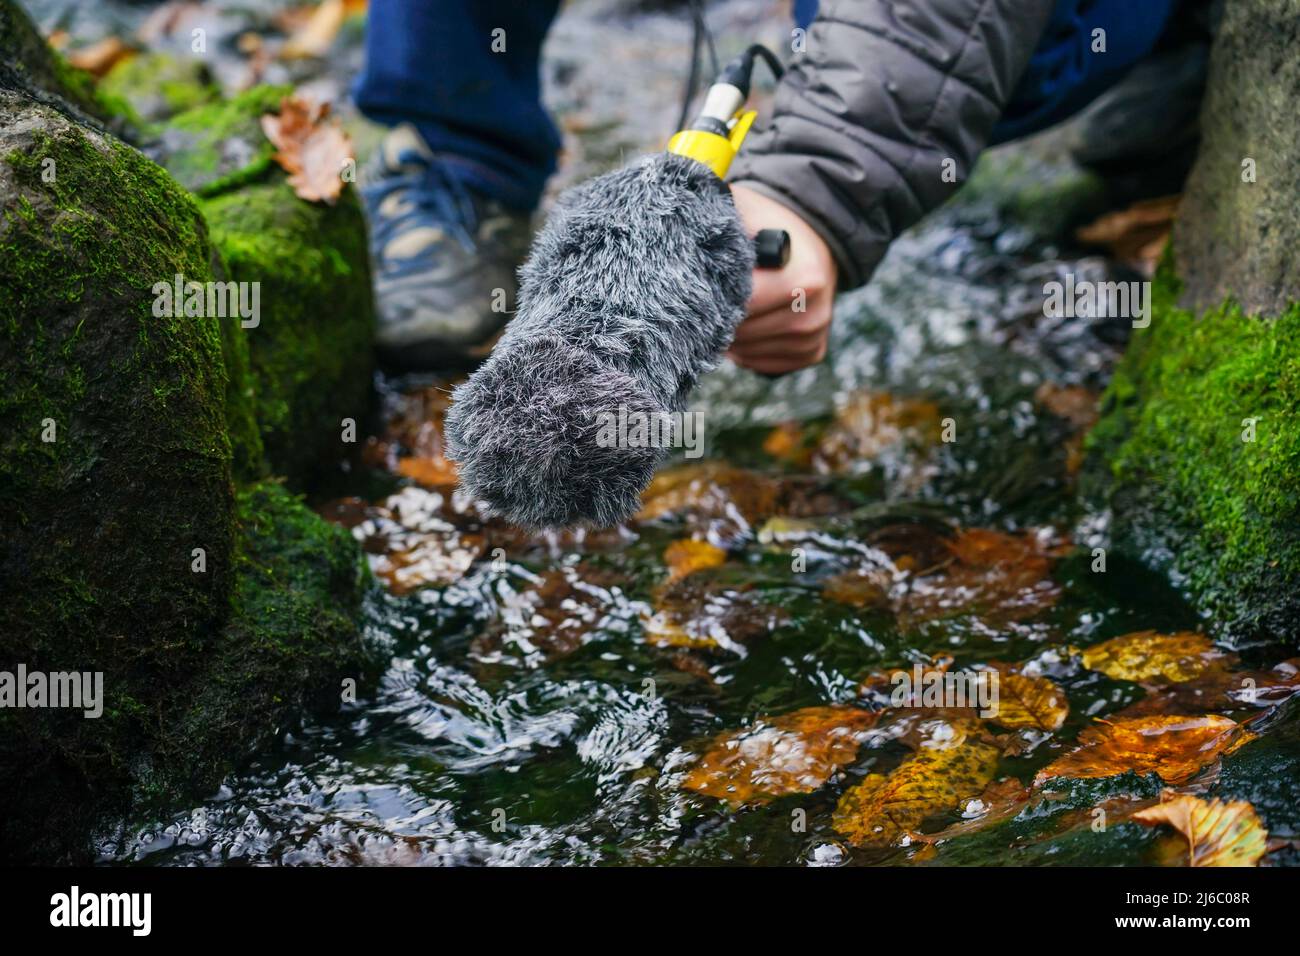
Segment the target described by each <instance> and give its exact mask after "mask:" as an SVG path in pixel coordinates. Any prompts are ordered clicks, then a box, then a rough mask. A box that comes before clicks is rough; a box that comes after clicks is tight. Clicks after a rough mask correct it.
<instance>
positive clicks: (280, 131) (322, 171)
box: [262, 96, 352, 204]
mask: <svg viewBox="0 0 1300 956" xmlns="http://www.w3.org/2000/svg"><path fill="white" fill-rule="evenodd" d="M262 131H263V132H264V133H265V134H266V138H267V139H269V140H270V141H271V142H272V143H273V144H274V145H275V150H276V152H275V161H276V162H277V163H279V164H280V166H281V167H282V168H283V169H284V171H285V172H286V173H288V174H289V185H290V186H292V187H293V191H294V192H295V193H296V194H297V195H298V197H299V198H301V199H305V200H307V201H308V202H315V201H318V200H320V201H324V202H327V203H331V204H332V203H333V202H334V201H335V200H336V199H338V197H339V195H340V193H342V192H343V182H344V180H343V170H344V168H345V166H346V164H347V163H348V161H349V160H351V159H352V141H351V139H349V138H348V134H347V133H345V132H344V131H343V127H342V126H340V125H339V123H338V121H337V120H335V119H331V118H330V117H329V104H328V103H316V102H313V101H311V100H307V99H303V98H302V97H299V96H286V97H285V98H284V100H283V101H282V102H281V103H280V112H279V114H278V115H277V114H274V113H268V114H266V115H265V116H263V117H262Z"/></svg>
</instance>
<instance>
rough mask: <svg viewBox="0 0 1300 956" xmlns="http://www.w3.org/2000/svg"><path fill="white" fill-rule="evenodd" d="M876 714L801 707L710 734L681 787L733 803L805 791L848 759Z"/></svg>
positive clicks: (764, 800) (758, 801)
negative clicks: (740, 726)
mask: <svg viewBox="0 0 1300 956" xmlns="http://www.w3.org/2000/svg"><path fill="white" fill-rule="evenodd" d="M876 717H877V715H876V714H875V713H873V712H871V711H869V710H859V709H856V708H852V707H805V708H804V709H802V710H797V711H795V712H794V713H791V714H785V715H784V716H781V717H764V718H760V719H759V720H758V721H756V722H755V723H754V725H753V726H751V727H746V728H745V729H744V730H739V731H731V732H728V733H725V734H722V735H721V736H719V737H717V738H715V739H714V740H713V742H712V744H711V745H710V747H709V749H708V750H707V751H706V752H705V753H704V754H703V755H701V756H700V758H699V760H697V761H696V763H695V764H694V765H693V766H692V767H691V769H690V771H689V772H688V773H687V774H686V777H685V779H684V780H683V781H682V786H683V787H685V788H686V789H687V790H694V791H695V792H696V793H701V794H704V795H705V796H709V797H716V798H717V799H719V800H726V801H727V802H729V803H730V804H731V805H732V806H733V807H740V806H745V805H751V806H752V805H756V804H762V803H767V802H768V801H770V800H773V799H775V798H777V797H783V796H785V795H787V794H791V793H811V792H812V791H814V790H817V789H818V788H820V787H822V786H823V785H824V784H825V783H826V782H827V781H828V780H830V779H831V777H832V776H834V775H835V774H836V773H837V772H838V771H839V769H840V768H841V767H843V766H845V765H846V764H848V763H851V762H852V761H853V758H854V757H855V756H856V755H857V752H858V746H859V744H860V742H861V733H862V731H864V730H866V729H868V728H869V727H871V725H872V724H874V723H875V722H876Z"/></svg>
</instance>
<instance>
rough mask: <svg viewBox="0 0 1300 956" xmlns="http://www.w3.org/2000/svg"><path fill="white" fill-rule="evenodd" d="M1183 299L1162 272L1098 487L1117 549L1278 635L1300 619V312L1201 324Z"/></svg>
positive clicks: (1119, 391)
mask: <svg viewBox="0 0 1300 956" xmlns="http://www.w3.org/2000/svg"><path fill="white" fill-rule="evenodd" d="M1178 291H1179V289H1178V282H1177V280H1176V278H1175V277H1174V274H1173V270H1172V267H1171V266H1170V265H1169V264H1168V263H1166V265H1165V266H1164V267H1162V270H1161V272H1160V274H1159V276H1158V278H1157V281H1156V283H1155V286H1154V291H1153V307H1152V321H1151V325H1150V327H1149V328H1147V329H1142V330H1135V331H1134V337H1133V340H1132V342H1131V343H1130V345H1129V348H1128V351H1127V353H1126V354H1125V357H1124V359H1123V361H1122V363H1121V364H1120V366H1119V368H1118V370H1117V371H1116V374H1115V376H1114V379H1113V381H1112V383H1111V386H1110V388H1109V390H1108V392H1107V393H1106V396H1105V399H1104V404H1103V417H1102V420H1101V421H1100V423H1099V424H1098V425H1097V427H1096V428H1095V429H1094V430H1093V433H1092V435H1091V437H1090V447H1091V448H1092V449H1093V451H1094V452H1095V453H1096V456H1097V461H1098V462H1099V463H1100V467H1099V468H1094V469H1092V481H1091V484H1092V487H1094V488H1104V489H1105V490H1106V493H1107V494H1108V495H1109V496H1110V499H1111V501H1112V504H1113V506H1114V508H1115V527H1114V531H1115V535H1116V538H1117V541H1119V542H1120V543H1121V544H1123V545H1126V546H1128V547H1131V548H1134V549H1136V550H1138V551H1140V552H1141V553H1143V554H1144V555H1145V556H1146V557H1147V558H1148V560H1150V561H1151V562H1152V563H1154V564H1156V565H1157V566H1159V567H1161V568H1164V569H1167V570H1171V571H1173V572H1174V573H1175V575H1176V576H1177V577H1178V578H1179V580H1180V581H1181V582H1182V583H1183V584H1184V585H1185V587H1186V589H1187V590H1188V592H1189V593H1190V594H1191V596H1192V597H1193V598H1194V599H1195V601H1196V604H1197V606H1198V608H1199V609H1200V610H1201V611H1202V612H1204V613H1205V614H1206V615H1208V616H1209V617H1210V618H1211V620H1212V621H1213V622H1214V624H1215V626H1217V627H1219V628H1221V629H1223V631H1224V632H1226V633H1232V634H1238V635H1242V636H1265V635H1271V636H1273V637H1281V636H1283V635H1287V634H1289V633H1291V631H1292V628H1293V627H1294V625H1295V623H1296V621H1297V619H1298V617H1297V612H1298V611H1300V478H1298V477H1297V476H1300V420H1298V419H1297V418H1296V415H1295V409H1296V408H1297V407H1300V304H1296V305H1293V306H1292V307H1291V308H1290V309H1289V310H1288V311H1287V312H1286V313H1285V314H1284V315H1282V316H1281V317H1279V318H1277V319H1274V320H1260V319H1256V318H1253V317H1250V316H1246V315H1243V314H1242V313H1241V311H1240V309H1238V308H1236V307H1235V306H1234V305H1233V304H1231V303H1227V304H1225V305H1223V306H1222V307H1220V308H1218V309H1214V310H1212V311H1210V312H1208V313H1206V314H1204V315H1202V316H1199V317H1198V316H1195V315H1193V314H1191V313H1189V312H1187V311H1185V310H1183V309H1180V308H1178V307H1177V305H1176V304H1175V302H1176V298H1177V295H1178ZM1247 419H1254V420H1255V422H1256V423H1255V440H1254V441H1244V440H1243V434H1244V433H1245V431H1246V429H1247V427H1248V424H1249V423H1248V422H1247Z"/></svg>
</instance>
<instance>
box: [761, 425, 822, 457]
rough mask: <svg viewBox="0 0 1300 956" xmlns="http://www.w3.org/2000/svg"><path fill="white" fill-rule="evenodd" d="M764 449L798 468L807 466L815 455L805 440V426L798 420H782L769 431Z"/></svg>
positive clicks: (764, 442) (764, 440)
mask: <svg viewBox="0 0 1300 956" xmlns="http://www.w3.org/2000/svg"><path fill="white" fill-rule="evenodd" d="M763 451H765V452H766V453H767V454H769V455H771V456H772V457H773V458H775V459H777V460H778V461H784V462H786V463H788V464H791V465H794V466H795V467H797V468H806V467H807V466H808V464H809V463H810V462H811V461H812V455H813V450H812V448H811V447H810V446H809V445H808V443H807V442H806V440H805V437H804V430H803V426H802V425H800V424H799V423H798V422H782V423H781V424H780V425H777V426H776V427H775V428H773V429H772V430H771V431H770V432H768V433H767V437H766V438H764V439H763Z"/></svg>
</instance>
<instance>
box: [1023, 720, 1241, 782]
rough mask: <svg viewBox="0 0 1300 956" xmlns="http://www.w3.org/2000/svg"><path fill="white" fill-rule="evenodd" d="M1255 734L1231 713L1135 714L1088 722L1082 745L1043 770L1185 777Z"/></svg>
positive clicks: (1043, 773) (1041, 776) (1045, 773)
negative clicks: (1226, 714) (1196, 714)
mask: <svg viewBox="0 0 1300 956" xmlns="http://www.w3.org/2000/svg"><path fill="white" fill-rule="evenodd" d="M1249 739H1251V735H1250V734H1249V733H1247V732H1245V731H1243V730H1242V729H1241V725H1240V724H1238V723H1237V722H1236V721H1234V720H1232V719H1231V718H1228V717H1219V716H1215V715H1206V716H1203V717H1132V718H1123V719H1116V720H1114V721H1105V722H1102V723H1100V724H1098V725H1096V726H1092V727H1085V728H1084V729H1083V731H1082V732H1081V733H1080V734H1079V739H1078V745H1077V746H1076V747H1075V749H1074V750H1072V751H1070V752H1069V753H1067V754H1065V755H1063V756H1061V757H1058V758H1056V760H1053V761H1052V762H1051V763H1050V764H1048V765H1047V766H1046V767H1044V768H1043V769H1042V770H1040V771H1039V772H1038V776H1037V777H1035V778H1034V783H1035V784H1041V783H1042V782H1043V781H1045V780H1048V779H1050V778H1052V777H1115V776H1118V775H1119V774H1122V773H1126V772H1127V771H1130V770H1132V771H1134V772H1135V773H1139V774H1146V773H1156V774H1159V775H1160V779H1162V780H1164V781H1165V783H1185V782H1187V781H1188V780H1190V779H1191V778H1192V777H1194V776H1196V775H1197V774H1198V773H1199V772H1200V771H1201V770H1202V769H1203V768H1204V767H1206V766H1209V765H1210V764H1212V763H1213V762H1214V761H1215V760H1217V759H1218V758H1219V757H1220V756H1222V755H1223V754H1225V753H1230V752H1231V751H1232V750H1235V749H1236V748H1237V747H1239V746H1241V745H1242V744H1243V743H1245V742H1246V741H1247V740H1249Z"/></svg>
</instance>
